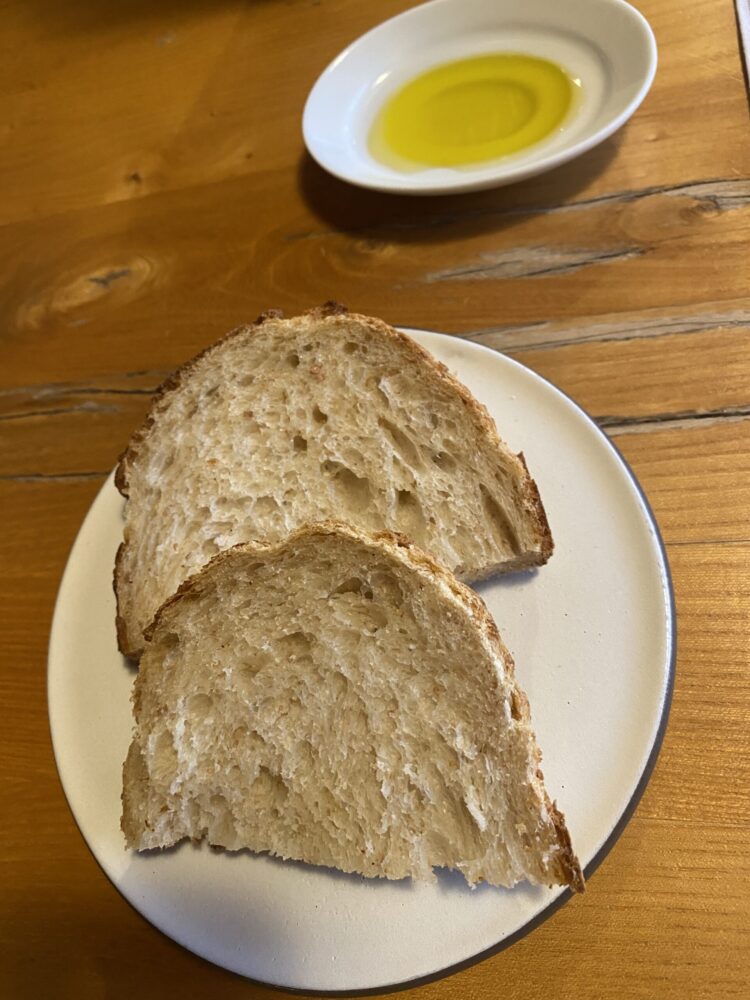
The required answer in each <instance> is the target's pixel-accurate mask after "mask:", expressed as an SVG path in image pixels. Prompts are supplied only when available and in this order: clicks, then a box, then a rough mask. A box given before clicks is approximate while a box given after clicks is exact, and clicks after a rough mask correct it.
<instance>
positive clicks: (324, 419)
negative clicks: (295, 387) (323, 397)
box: [312, 403, 328, 424]
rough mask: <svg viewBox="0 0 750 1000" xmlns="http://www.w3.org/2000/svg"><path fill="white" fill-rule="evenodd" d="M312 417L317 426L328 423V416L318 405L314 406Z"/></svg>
mask: <svg viewBox="0 0 750 1000" xmlns="http://www.w3.org/2000/svg"><path fill="white" fill-rule="evenodd" d="M312 417H313V420H314V421H315V423H316V424H327V423H328V414H326V413H323V411H322V410H321V408H320V407H319V406H318V404H317V403H316V404H315V406H313V411H312Z"/></svg>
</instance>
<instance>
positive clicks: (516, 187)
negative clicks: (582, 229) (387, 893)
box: [297, 133, 622, 243]
mask: <svg viewBox="0 0 750 1000" xmlns="http://www.w3.org/2000/svg"><path fill="white" fill-rule="evenodd" d="M621 134H622V133H618V134H617V135H614V136H611V137H610V138H609V139H607V140H606V141H605V142H603V143H601V145H599V146H597V147H596V148H595V149H592V150H590V151H589V152H588V153H585V154H584V155H583V156H579V157H578V158H577V159H575V160H572V161H571V162H570V163H566V164H564V165H563V166H561V167H558V168H557V169H556V170H552V171H550V172H549V173H547V174H542V175H541V176H539V177H534V178H531V179H530V180H526V181H522V182H520V183H518V184H511V185H508V186H507V187H502V188H493V189H491V190H488V191H476V192H471V193H469V194H457V195H428V196H418V195H404V194H386V193H383V192H379V191H369V190H366V189H364V188H358V187H355V186H354V185H352V184H347V183H346V182H344V181H340V180H338V179H337V178H335V177H333V176H332V175H330V174H328V173H327V172H326V171H325V170H323V169H322V167H319V166H318V164H317V163H316V162H315V160H313V158H312V157H311V156H310V155H309V154H308V153H307V152H305V153H304V154H303V155H302V157H301V158H300V161H299V165H298V170H297V179H298V187H299V191H300V194H301V196H302V198H303V200H304V202H305V204H306V205H307V207H308V208H309V209H310V211H311V212H313V213H314V214H315V215H316V216H317V217H318V218H319V219H320V220H321V222H323V223H324V224H325V225H326V226H328V227H330V228H331V229H333V230H339V231H344V232H361V231H363V230H367V231H368V232H375V231H376V232H377V234H378V237H379V238H381V239H384V240H388V241H392V242H394V243H411V242H420V243H421V242H424V241H425V239H427V238H429V233H430V230H431V229H432V230H434V232H435V237H436V238H438V237H439V239H440V241H441V242H450V241H458V240H464V239H466V238H467V237H468V236H471V235H477V234H480V233H484V232H495V231H497V230H499V229H505V228H508V227H510V226H513V225H514V224H515V223H516V222H517V221H518V220H520V219H521V218H522V217H524V216H527V215H529V214H531V213H533V212H536V211H544V210H545V209H548V208H552V207H557V206H560V205H564V204H565V203H566V202H573V201H575V198H576V195H577V194H579V193H580V192H581V191H585V190H586V188H587V187H588V186H589V185H590V184H591V183H592V182H593V181H594V179H595V178H596V177H597V176H598V175H599V174H601V173H602V172H603V171H604V170H606V168H607V167H608V166H609V164H610V163H611V161H612V160H613V159H614V158H615V156H616V155H617V150H618V147H619V144H620V141H621V139H620V136H621ZM448 226H449V227H450V228H449V229H447V228H446V227H448Z"/></svg>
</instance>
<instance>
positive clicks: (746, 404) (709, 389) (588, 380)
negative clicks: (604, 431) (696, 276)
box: [509, 328, 750, 428]
mask: <svg viewBox="0 0 750 1000" xmlns="http://www.w3.org/2000/svg"><path fill="white" fill-rule="evenodd" d="M509 353H510V354H511V356H512V357H514V358H516V359H517V360H518V361H521V362H522V363H523V364H526V365H528V366H529V367H530V368H533V369H534V370H535V371H537V372H539V374H540V375H544V377H545V378H548V379H549V380H550V382H553V383H554V384H555V385H557V386H559V387H560V388H561V389H563V390H564V391H565V392H567V393H568V394H569V395H570V396H572V397H573V399H575V400H576V402H577V403H579V404H580V405H581V406H582V407H583V408H584V409H585V410H587V411H588V412H589V413H590V414H591V415H592V416H594V417H596V419H597V420H598V421H599V422H600V423H601V424H602V425H603V426H606V427H612V428H617V427H618V426H622V425H625V424H627V423H628V422H629V421H632V420H643V419H655V418H659V419H664V418H672V419H674V418H675V417H680V418H685V417H692V416H701V415H706V414H718V415H720V414H722V413H727V414H728V413H736V412H740V413H742V412H750V328H748V329H744V328H742V329H731V328H730V329H719V330H706V331H701V332H698V333H691V334H670V335H664V336H661V337H644V338H633V339H630V340H627V341H621V340H614V341H610V340H608V341H605V342H603V343H578V344H569V345H564V346H561V347H550V348H548V349H546V350H532V351H524V350H514V351H511V352H509Z"/></svg>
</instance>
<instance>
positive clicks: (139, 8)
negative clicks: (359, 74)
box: [0, 0, 750, 1000]
mask: <svg viewBox="0 0 750 1000" xmlns="http://www.w3.org/2000/svg"><path fill="white" fill-rule="evenodd" d="M408 6H411V4H409V3H408V2H406V0H384V2H383V3H381V4H379V5H377V7H375V6H372V5H366V4H358V3H355V2H354V0H294V2H289V0H255V2H253V3H240V2H239V0H222V2H220V3H214V2H209V0H190V2H188V3H177V2H176V0H163V2H161V3H159V4H154V3H146V2H145V0H130V2H129V3H125V2H124V0H113V2H111V3H109V4H106V5H103V4H101V3H99V2H95V0H69V2H68V3H65V4H60V3H52V2H51V0H27V2H25V3H20V2H18V0H13V2H9V3H6V4H4V5H2V7H0V46H1V50H2V54H3V58H2V59H1V60H0V95H2V108H3V114H2V115H0V136H2V140H3V141H2V145H0V190H2V192H3V195H4V197H3V198H2V199H0V263H1V264H2V266H1V267H0V317H1V318H2V324H1V325H0V509H2V513H3V528H4V530H3V532H2V534H0V567H1V568H2V572H0V637H1V638H0V642H1V643H2V657H1V658H0V704H1V705H2V706H3V726H2V736H0V801H2V802H4V803H5V804H6V806H7V808H6V810H5V812H4V814H3V820H2V822H1V823H0V880H1V883H0V884H2V892H0V996H3V997H6V996H7V997H10V998H16V997H19V998H25V997H37V996H55V997H63V998H67V997H70V998H76V1000H77V998H89V997H90V998H105V997H106V998H107V1000H113V998H114V1000H116V998H119V997H122V998H126V997H128V998H130V997H132V996H133V995H138V996H139V997H145V998H148V997H159V998H160V1000H161V998H163V997H164V996H165V995H172V993H174V995H179V996H180V997H181V998H183V1000H185V998H193V997H195V998H199V997H200V998H203V997H206V996H214V995H216V996H222V997H224V996H226V997H235V996H236V997H240V996H242V997H249V996H251V997H259V998H260V997H264V998H266V997H267V998H269V1000H270V998H271V997H274V996H278V995H279V994H278V993H276V992H273V991H270V990H268V989H266V988H264V987H262V986H258V985H256V984H250V983H247V982H246V981H244V980H241V979H239V978H238V977H235V976H232V975H230V974H229V973H226V972H224V971H223V970H220V969H217V968H214V967H212V966H210V965H209V964H208V963H206V962H203V961H201V960H200V959H198V958H196V957H195V956H193V955H191V954H190V953H188V952H186V951H185V950H183V949H182V948H180V947H179V946H178V945H176V944H174V943H173V942H171V941H170V940H168V939H167V938H165V937H163V936H162V935H161V934H159V933H158V932H157V931H155V930H154V929H153V928H151V927H150V926H149V925H148V924H147V923H146V922H145V921H144V920H142V918H141V917H140V916H138V914H137V913H135V911H133V910H132V909H131V908H130V907H129V906H128V905H127V904H126V903H125V902H124V901H123V900H122V899H121V898H120V897H119V895H118V894H117V892H116V891H115V890H114V888H113V887H112V886H111V885H110V883H109V882H108V881H107V879H106V878H105V877H104V875H103V874H102V872H101V871H100V869H99V868H98V866H97V865H96V863H95V862H94V860H93V859H92V857H91V855H90V854H89V852H88V849H87V848H86V846H85V844H84V842H83V840H82V838H81V836H80V834H79V833H78V831H77V829H76V827H75V823H74V821H73V819H72V817H71V815H70V812H69V810H68V808H67V805H66V803H65V799H64V796H63V793H62V789H61V787H60V784H59V779H58V778H57V774H56V770H55V765H54V758H53V754H52V748H51V742H50V736H49V731H48V723H47V710H46V691H45V682H44V678H45V669H46V646H47V641H48V633H49V624H50V620H51V615H52V611H53V608H54V601H55V596H56V593H57V588H58V586H59V581H60V577H61V574H62V572H63V569H64V566H65V561H66V558H67V553H68V551H69V549H70V546H71V544H72V542H73V540H74V538H75V535H76V533H77V531H78V528H79V526H80V523H81V521H82V519H83V517H84V516H85V513H86V511H87V509H88V507H89V506H90V504H91V502H92V500H93V498H94V497H95V495H96V493H97V491H98V490H99V488H100V487H101V484H102V483H103V482H104V479H105V477H106V476H107V475H108V473H109V470H110V469H111V468H112V466H113V465H114V463H115V461H116V460H117V456H118V455H119V453H120V452H121V450H122V449H123V447H124V446H125V444H126V442H127V439H128V437H129V435H130V434H131V433H132V431H133V429H134V427H135V426H136V425H137V424H138V422H139V421H140V420H141V419H142V417H143V415H144V413H145V411H146V408H147V406H148V403H149V400H150V398H151V395H152V393H153V391H154V389H155V388H156V386H157V385H158V384H159V382H160V381H161V380H162V379H163V377H164V376H165V375H166V374H167V373H168V372H169V371H170V370H171V369H172V368H174V367H175V366H176V365H177V364H179V363H181V362H182V361H184V360H185V359H187V358H189V357H190V356H191V355H192V354H194V353H195V352H197V351H198V350H200V349H201V348H203V347H204V346H205V345H206V344H207V343H209V342H211V341H212V340H213V339H214V338H216V337H218V336H219V335H221V334H223V333H225V332H226V331H227V330H229V329H230V328H231V327H233V326H235V325H236V324H238V323H241V322H246V321H248V320H252V319H253V318H255V316H256V315H257V314H258V313H259V312H261V311H263V310H264V309H266V308H268V307H270V306H278V307H281V308H283V309H284V310H285V311H286V312H287V313H294V312H296V311H299V310H301V309H304V308H307V307H309V306H310V305H312V304H315V303H318V302H320V301H322V300H324V299H326V298H330V297H335V298H338V299H340V300H342V301H344V302H346V303H347V304H348V305H349V306H350V307H352V308H356V309H358V310H360V311H364V312H372V313H374V314H376V315H381V316H383V317H384V318H385V319H387V320H389V321H391V322H394V323H399V324H402V325H413V326H418V327H426V328H432V329H438V330H443V331H446V332H449V333H454V334H458V335H460V336H462V337H468V338H471V339H473V340H475V341H477V342H478V343H481V344H484V345H485V346H488V347H491V348H494V349H498V350H504V351H507V352H509V353H510V354H511V355H512V356H513V357H515V358H517V359H518V360H520V361H522V362H523V363H524V364H526V365H528V366H530V367H532V368H534V369H535V370H537V371H538V372H540V373H541V374H542V375H544V376H545V377H547V378H549V379H551V380H552V381H553V382H554V383H555V384H557V385H559V386H560V387H561V388H562V389H564V390H565V391H566V392H568V393H569V394H571V395H572V396H573V397H574V398H575V399H576V400H577V401H578V402H580V403H581V404H582V405H583V406H584V407H586V409H587V410H588V411H589V412H590V413H591V414H592V415H593V416H594V417H595V419H597V420H598V421H599V422H600V424H601V425H602V426H603V427H604V429H605V430H606V432H607V433H608V434H609V435H610V436H611V437H612V440H613V441H614V442H615V443H616V444H617V446H618V448H620V449H621V451H622V453H623V454H624V456H625V458H626V459H627V460H628V462H629V463H630V464H631V466H632V468H633V469H634V471H635V473H636V474H637V476H638V477H639V480H640V482H641V484H642V486H643V487H644V489H645V491H646V493H647V495H648V498H649V501H650V503H651V505H652V507H653V510H654V512H655V514H656V516H657V518H658V521H659V524H660V528H661V532H662V535H663V537H664V540H665V542H666V544H667V548H668V554H669V558H670V563H671V567H672V573H673V576H674V585H675V593H676V597H677V604H678V614H679V619H678V620H679V635H678V639H679V650H678V664H677V674H676V683H675V692H674V701H673V708H672V715H671V720H670V725H669V728H668V730H667V733H666V737H665V740H664V745H663V749H662V753H661V756H660V759H659V762H658V764H657V766H656V769H655V772H654V775H653V777H652V780H651V782H650V784H649V787H648V788H647V790H646V793H645V795H644V797H643V799H642V801H641V803H640V805H639V806H638V809H637V810H636V813H635V815H634V817H633V819H632V820H631V822H630V823H629V825H628V826H627V828H626V829H625V831H624V833H623V834H622V836H621V838H620V839H619V841H618V842H617V844H616V845H615V847H614V849H613V850H612V851H611V853H610V854H609V856H608V857H607V858H606V860H605V861H604V862H603V864H602V865H601V867H600V868H599V869H598V871H597V872H596V873H595V875H594V876H593V877H592V878H591V880H590V882H589V887H588V890H587V892H586V894H585V895H584V896H583V897H582V898H580V899H576V900H574V901H573V902H571V903H570V904H568V905H566V906H565V907H564V908H563V909H561V910H560V911H559V912H557V913H556V914H555V915H554V916H553V917H552V918H551V919H550V920H548V921H547V922H546V923H545V924H543V925H542V926H541V927H539V928H538V929H537V930H535V931H534V932H533V934H531V935H530V936H528V937H527V938H525V939H523V940H522V941H520V942H518V943H517V944H515V945H514V946H513V947H512V948H510V949H509V950H507V951H505V952H502V953H500V954H498V955H495V956H494V957H491V958H488V959H487V960H485V961H483V962H481V963H480V964H478V965H475V966H473V967H471V968H468V969H465V970H463V971H462V972H460V973H457V974H456V975H454V976H452V977H450V978H448V979H445V980H441V981H438V982H434V983H430V984H426V985H422V986H420V987H418V988H414V989H409V990H407V991H405V994H404V995H405V996H413V997H414V998H415V1000H416V998H419V1000H428V998H429V1000H438V998H448V997H454V996H461V997H466V998H468V1000H495V998H500V997H503V998H504V1000H531V998H538V997H539V996H554V997H559V998H561V1000H566V998H575V1000H587V998H591V1000H594V998H596V1000H610V998H611V1000H615V998H617V1000H620V998H624V1000H632V998H643V1000H646V998H648V1000H651V998H653V997H665V998H675V1000H678V998H679V1000H698V998H707V1000H708V998H710V1000H714V998H716V997H728V998H733V997H737V998H739V997H745V996H748V995H750V903H749V902H748V900H749V899H750V884H748V874H747V873H748V872H749V871H750V841H749V840H748V837H747V828H748V822H750V765H749V764H748V761H750V745H749V742H748V740H749V737H748V733H750V683H749V680H748V679H749V678H750V654H748V649H750V585H749V582H748V581H749V578H750V577H749V574H748V564H749V560H750V342H749V341H748V331H750V294H749V293H748V288H750V255H748V253H747V246H748V243H749V242H750V136H749V135H748V128H747V125H748V97H747V93H746V90H745V86H744V80H743V75H742V70H741V63H740V57H739V50H738V45H737V34H736V28H735V21H734V12H733V8H732V3H731V2H730V0H719V2H716V0H696V2H695V3H692V4H690V5H685V4H684V3H682V2H678V0H643V3H641V4H640V6H641V8H642V10H643V12H644V13H645V14H646V16H647V17H648V18H649V20H650V21H651V23H652V25H653V27H654V30H655V32H656V36H657V40H658V43H659V47H660V66H659V71H658V73H657V77H656V80H655V83H654V87H653V90H652V91H651V93H650V94H649V95H648V97H647V99H646V101H645V102H644V104H643V106H642V108H641V109H640V110H639V111H638V113H637V114H636V115H635V116H634V118H633V119H632V120H631V121H630V122H629V123H628V125H627V126H626V127H625V128H624V129H622V130H621V131H620V132H619V133H617V134H616V135H615V136H613V137H612V138H611V139H609V140H608V141H607V142H605V143H603V144H602V145H601V146H599V147H598V148H596V149H595V150H592V151H591V152H590V153H588V154H586V155H585V156H584V157H581V158H580V159H578V160H576V161H574V162H573V163H571V164H568V165H567V166H564V167H562V168H560V169H559V170H556V171H554V172H552V173H550V174H547V175H544V176H542V177H539V178H536V179H532V180H529V181H526V182H524V183H522V184H519V185H514V186H512V187H509V188H502V189H497V190H495V191H488V192H482V193H478V194H474V195H465V196H455V197H447V198H423V199H422V198H419V199H417V198H408V197H395V196H387V195H380V194H376V193H371V192H364V191H359V190H356V189H354V188H350V187H347V186H346V185H343V184H341V183H340V182H338V181H336V180H334V179H333V178H330V177H328V176H327V175H325V174H324V173H323V172H322V171H321V170H320V169H318V168H317V167H316V166H315V165H314V164H313V163H312V161H311V160H310V159H309V158H308V157H307V156H306V155H305V154H304V151H303V147H302V140H301V134H300V129H299V116H300V110H301V107H302V104H303V101H304V98H305V95H306V93H307V90H308V88H309V86H310V84H311V83H312V81H313V80H314V79H315V77H316V75H317V74H318V72H319V71H320V70H321V68H322V67H323V66H324V65H325V64H326V63H327V61H328V60H329V59H331V58H332V57H333V56H334V55H335V54H336V53H337V52H338V51H339V49H340V48H341V47H342V46H343V45H344V44H346V43H347V42H348V41H350V40H352V39H353V38H354V37H356V36H357V35H358V34H360V33H361V32H362V31H364V30H366V29H367V28H369V27H371V26H373V25H374V24H375V23H377V22H378V21H380V20H382V19H384V18H385V17H387V16H390V15H391V14H393V13H397V12H399V11H401V10H403V9H405V8H406V7H408Z"/></svg>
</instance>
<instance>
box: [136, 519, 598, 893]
mask: <svg viewBox="0 0 750 1000" xmlns="http://www.w3.org/2000/svg"><path fill="white" fill-rule="evenodd" d="M328 535H333V536H344V537H347V538H350V539H353V540H355V541H357V542H358V543H360V544H361V545H363V546H364V547H366V548H368V549H370V550H371V551H374V552H377V553H383V552H384V553H386V554H387V555H389V556H391V557H392V558H394V559H396V560H398V561H399V562H401V563H403V564H405V565H407V566H409V567H410V568H412V569H414V570H416V571H417V572H418V573H419V574H420V575H421V576H423V577H425V578H426V579H428V580H430V581H431V582H433V583H437V584H441V585H442V587H443V588H444V589H447V590H448V591H449V592H450V594H451V596H452V598H453V599H454V600H455V601H457V602H458V603H459V604H460V605H461V606H462V607H463V608H464V609H465V610H466V611H467V612H468V613H469V615H470V616H471V618H472V620H473V622H474V624H475V625H476V627H477V629H478V631H479V633H480V635H481V636H482V638H483V640H484V643H485V645H486V646H487V647H488V651H489V652H490V654H491V655H492V656H493V657H496V658H498V659H500V660H502V662H503V665H504V667H505V670H506V673H507V675H508V678H509V679H510V680H511V682H512V684H513V717H514V718H515V719H516V720H519V721H521V722H523V723H524V724H526V725H527V726H529V729H530V726H531V714H530V711H529V703H528V699H527V698H526V695H525V694H524V693H523V691H521V689H520V688H519V687H518V684H517V682H516V679H515V663H514V660H513V657H512V656H511V654H510V652H509V650H508V649H507V647H506V646H505V644H504V643H503V641H502V639H501V638H500V633H499V632H498V629H497V625H496V624H495V621H494V619H493V618H492V616H491V615H490V613H489V611H488V610H487V606H486V605H485V603H484V601H483V600H482V599H481V597H479V595H478V594H476V593H475V592H474V591H473V590H471V589H470V588H469V587H467V586H466V585H465V584H463V583H461V582H460V581H459V580H457V579H456V577H455V576H454V575H453V574H452V573H451V572H450V570H448V569H446V568H445V567H444V566H442V565H441V564H440V563H439V562H437V561H436V560H435V559H433V557H432V556H431V555H429V554H428V553H427V552H424V551H423V550H422V549H420V548H418V547H417V546H416V545H414V543H413V542H411V541H410V540H409V539H408V538H407V537H406V536H405V535H399V534H395V533H393V532H390V531H381V532H377V533H376V534H368V533H367V532H365V531H362V530H360V529H359V528H357V527H355V526H353V525H351V524H346V523H344V522H342V521H334V520H325V521H319V522H316V523H314V524H306V525H303V526H302V527H301V528H298V529H297V530H295V531H293V532H292V533H291V534H290V535H288V536H287V537H286V538H285V539H284V540H283V541H281V542H265V541H257V542H243V543H241V544H239V545H235V546H232V547H231V548H229V549H225V550H224V551H222V552H219V553H218V554H217V555H215V556H214V557H213V558H212V559H211V560H210V561H209V562H208V563H207V564H206V565H205V566H204V567H203V568H202V569H201V570H199V571H198V572H197V573H195V574H194V575H193V576H190V577H188V579H187V580H185V581H184V582H183V583H182V584H181V586H180V587H179V588H178V590H177V592H176V593H175V594H174V595H173V596H172V597H170V598H169V599H168V600H167V601H165V602H164V604H162V606H161V607H160V608H159V609H158V611H157V612H156V614H155V615H154V618H153V620H152V622H151V624H150V625H149V626H148V628H147V629H146V632H145V638H146V641H147V642H148V641H150V640H151V639H152V638H153V636H154V633H155V632H156V630H157V629H158V628H159V626H160V625H162V624H166V618H167V617H168V615H169V612H170V610H171V609H173V608H174V607H175V606H177V605H179V604H180V603H181V602H182V601H184V600H186V599H190V598H191V597H193V596H197V595H198V594H199V593H200V591H201V589H202V587H203V585H204V583H205V582H206V580H207V579H208V578H209V577H210V576H212V575H213V573H214V572H215V571H216V568H217V567H218V566H220V565H221V564H222V563H223V562H225V561H226V560H228V559H232V558H233V554H236V553H237V552H244V553H246V554H248V555H249V556H252V557H257V558H272V557H274V556H276V555H280V554H281V553H283V552H284V551H285V550H287V549H290V548H292V547H293V546H294V545H295V544H296V543H297V542H298V541H300V540H301V539H306V538H315V537H319V538H323V537H325V536H328ZM534 739H535V737H534ZM540 761H541V753H540V751H539V750H538V749H537V760H536V781H537V783H538V784H537V791H538V792H539V793H540V794H541V797H542V799H543V801H544V804H545V807H546V808H547V811H548V813H549V816H550V819H551V822H552V823H553V825H554V827H555V829H556V831H557V835H558V840H559V842H560V850H559V851H558V853H557V855H556V858H555V862H556V864H555V867H556V870H557V874H558V875H559V878H560V882H561V883H562V884H565V885H567V886H569V888H570V889H571V890H573V891H574V892H583V891H584V888H585V882H584V877H583V872H582V870H581V866H580V863H579V861H578V858H577V857H576V855H575V853H574V851H573V848H572V845H571V840H570V834H569V832H568V829H567V827H566V825H565V817H564V815H563V813H562V812H560V810H559V809H558V808H557V804H556V803H555V802H552V801H551V800H550V798H549V795H548V794H547V790H546V789H545V787H544V776H543V774H542V772H541V770H540V768H539V763H540Z"/></svg>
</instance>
